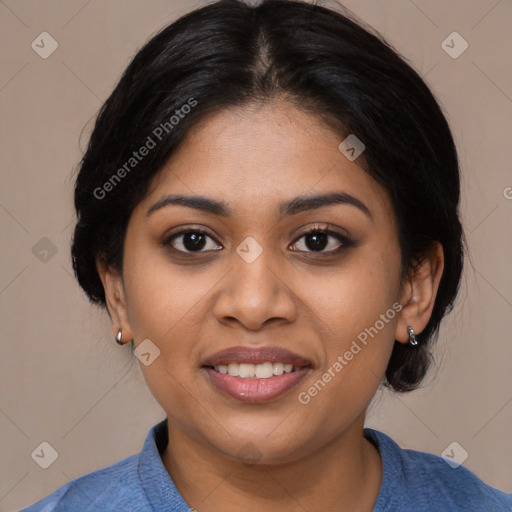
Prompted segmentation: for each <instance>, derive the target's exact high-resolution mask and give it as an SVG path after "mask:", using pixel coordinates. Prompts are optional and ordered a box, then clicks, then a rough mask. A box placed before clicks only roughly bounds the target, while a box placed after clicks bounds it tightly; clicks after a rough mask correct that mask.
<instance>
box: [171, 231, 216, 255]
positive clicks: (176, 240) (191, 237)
mask: <svg viewBox="0 0 512 512" xmlns="http://www.w3.org/2000/svg"><path fill="white" fill-rule="evenodd" d="M209 240H211V241H212V242H210V243H209ZM163 244H164V245H166V246H170V247H171V248H172V249H173V250H176V251H178V252H184V253H193V252H206V251H205V250H203V249H205V248H206V250H219V249H222V246H220V245H218V244H217V243H216V241H215V240H214V239H213V238H212V237H211V236H210V235H209V234H208V233H207V232H206V231H203V230H201V229H189V230H186V231H180V232H179V233H175V234H174V235H172V236H170V237H169V238H167V239H166V240H165V241H164V242H163Z"/></svg>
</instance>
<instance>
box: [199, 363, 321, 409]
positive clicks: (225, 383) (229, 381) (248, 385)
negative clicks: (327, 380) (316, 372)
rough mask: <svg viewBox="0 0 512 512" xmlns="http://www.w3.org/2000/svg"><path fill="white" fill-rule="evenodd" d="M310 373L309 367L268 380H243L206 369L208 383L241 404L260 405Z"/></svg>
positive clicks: (279, 395) (293, 385)
mask: <svg viewBox="0 0 512 512" xmlns="http://www.w3.org/2000/svg"><path fill="white" fill-rule="evenodd" d="M310 371H311V368H310V367H309V366H306V367H303V368H301V369H299V370H296V371H294V372H291V373H283V374H282V375H274V376H273V377H270V378H268V379H243V378H241V377H234V376H233V375H229V374H225V373H219V372H216V371H215V370H214V369H213V368H206V372H207V374H208V376H209V377H210V382H211V383H212V384H213V385H214V386H215V387H216V388H217V389H219V390H220V391H223V392H224V393H226V394H227V395H229V396H230V397H232V398H236V399H237V400H240V401H242V402H249V403H260V402H269V401H271V400H275V399H277V398H279V397H281V396H282V395H284V394H285V393H287V392H288V391H290V390H291V389H292V388H294V387H295V386H297V385H298V383H299V382H300V381H301V380H302V379H303V378H304V377H305V376H306V375H307V374H308V373H309V372H310Z"/></svg>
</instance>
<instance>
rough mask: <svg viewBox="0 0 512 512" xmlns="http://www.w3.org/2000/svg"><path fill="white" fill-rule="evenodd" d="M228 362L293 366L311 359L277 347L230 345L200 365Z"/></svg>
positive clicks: (216, 364)
mask: <svg viewBox="0 0 512 512" xmlns="http://www.w3.org/2000/svg"><path fill="white" fill-rule="evenodd" d="M230 363H246V364H262V363H284V364H292V365H293V366H297V367H302V366H311V361H309V360H307V359H305V358H304V357H302V356H300V355H298V354H294V353H293V352H290V351H289V350H286V349H284V348H279V347H271V346H266V347H254V348H253V347H244V346H239V347H230V348H227V349H225V350H221V351H220V352H216V353H215V354H213V355H212V356H210V357H208V358H207V359H206V360H205V361H203V364H202V366H219V365H228V364H230Z"/></svg>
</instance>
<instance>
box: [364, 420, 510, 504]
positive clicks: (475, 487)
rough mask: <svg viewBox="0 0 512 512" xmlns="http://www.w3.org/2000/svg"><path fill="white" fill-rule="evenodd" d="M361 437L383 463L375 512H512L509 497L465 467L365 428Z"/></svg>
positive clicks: (508, 494)
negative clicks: (375, 451) (454, 464)
mask: <svg viewBox="0 0 512 512" xmlns="http://www.w3.org/2000/svg"><path fill="white" fill-rule="evenodd" d="M364 435H365V437H366V438H368V439H369V440H371V441H373V442H374V444H375V445H376V446H377V448H378V449H379V452H380V453H381V457H382V461H383V479H382V484H381V492H380V494H379V498H378V501H377V506H376V508H375V512H381V511H382V512H384V511H387V510H393V511H396V512H398V511H402V510H404V511H405V510H407V511H412V510H414V511H415V512H416V511H417V512H421V511H430V510H450V511H451V512H457V511H461V512H462V511H464V512H486V511H489V512H502V511H503V512H511V511H512V493H506V492H504V491H501V490H499V489H496V488H495V487H492V486H490V485H488V484H486V483H485V482H483V481H482V480H480V479H479V478H478V477H477V476H476V475H475V474H474V473H472V472H471V471H470V470H468V469H467V468H465V467H464V466H462V465H459V466H457V467H452V466H451V465H450V464H449V463H448V462H447V461H446V460H445V459H444V458H443V457H440V456H438V455H434V454H432V453H427V452H422V451H418V450H411V449H403V448H401V447H400V446H399V445H398V444H397V443H396V442H395V441H394V440H393V439H392V438H391V437H389V436H388V435H386V434H384V433H383V432H379V431H378V430H374V429H370V428H365V429H364Z"/></svg>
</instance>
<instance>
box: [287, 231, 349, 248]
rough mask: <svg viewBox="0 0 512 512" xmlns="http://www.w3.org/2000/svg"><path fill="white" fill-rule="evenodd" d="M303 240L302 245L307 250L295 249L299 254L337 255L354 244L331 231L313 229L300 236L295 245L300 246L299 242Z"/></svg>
mask: <svg viewBox="0 0 512 512" xmlns="http://www.w3.org/2000/svg"><path fill="white" fill-rule="evenodd" d="M302 239H304V242H303V243H302V244H301V245H302V246H305V247H306V249H295V250H297V252H318V253H336V252H339V251H340V250H342V249H344V248H346V247H348V246H350V245H351V244H352V242H351V241H350V240H349V239H348V238H347V237H346V236H344V235H342V234H341V233H337V232H335V231H331V230H329V229H319V228H315V229H312V230H310V231H308V232H307V233H304V234H303V235H302V236H300V237H299V238H298V239H297V240H296V241H295V243H294V245H295V246H296V245H299V244H298V241H299V240H302ZM333 240H334V241H333ZM325 249H327V250H325Z"/></svg>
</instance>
